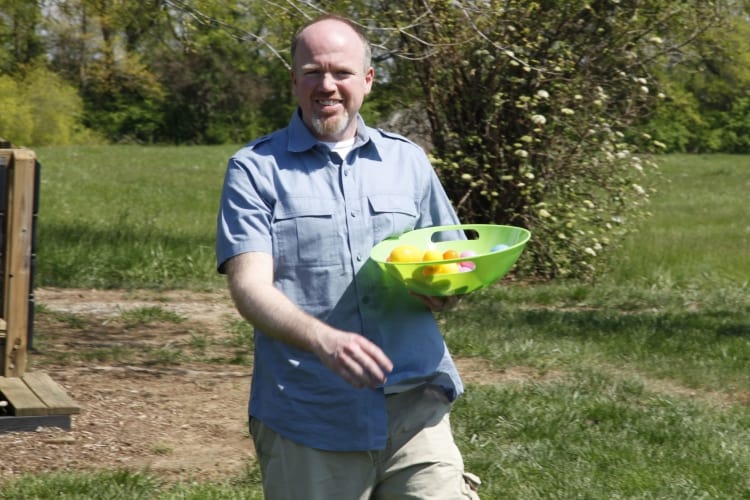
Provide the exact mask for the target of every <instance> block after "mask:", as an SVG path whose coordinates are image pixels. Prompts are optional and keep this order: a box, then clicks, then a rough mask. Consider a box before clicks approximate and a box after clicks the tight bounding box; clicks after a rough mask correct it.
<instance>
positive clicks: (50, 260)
mask: <svg viewBox="0 0 750 500" xmlns="http://www.w3.org/2000/svg"><path fill="white" fill-rule="evenodd" d="M236 149H237V147H236V146H221V147H218V146H216V147H199V146H195V147H172V146H150V147H143V146H91V147H69V148H39V149H37V150H36V154H37V158H38V159H39V162H40V164H41V165H42V170H41V187H40V197H39V213H40V216H39V222H38V226H37V256H38V257H37V258H38V262H37V274H36V279H37V283H38V284H39V285H41V286H62V287H93V288H127V287H131V286H135V287H148V288H175V287H190V288H195V289H200V288H206V287H213V286H217V285H219V284H220V283H222V282H223V280H221V278H220V277H219V276H217V273H216V271H215V261H214V235H215V227H216V214H217V210H218V200H219V193H220V191H221V184H222V181H223V177H224V169H225V168H226V162H227V159H228V158H229V156H230V155H231V154H232V153H233V152H234V151H235V150H236Z"/></svg>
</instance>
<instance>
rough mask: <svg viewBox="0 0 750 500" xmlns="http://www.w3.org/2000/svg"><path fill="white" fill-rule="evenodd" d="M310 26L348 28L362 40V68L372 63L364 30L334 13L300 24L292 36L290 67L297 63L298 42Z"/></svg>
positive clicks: (370, 50) (336, 28) (365, 68)
mask: <svg viewBox="0 0 750 500" xmlns="http://www.w3.org/2000/svg"><path fill="white" fill-rule="evenodd" d="M321 23H322V25H321ZM318 25H320V26H318ZM342 25H343V26H342ZM310 27H315V28H323V29H326V28H327V27H330V28H331V29H334V30H342V29H343V30H347V28H348V29H349V30H351V31H352V32H353V33H354V34H356V35H357V37H358V38H359V40H360V41H361V42H362V49H363V51H364V54H363V69H364V70H365V71H367V70H368V68H369V67H370V66H371V65H372V48H371V47H370V42H369V41H368V40H367V37H366V36H365V33H364V31H363V30H362V29H361V28H360V27H359V26H358V25H356V24H354V23H353V22H352V21H351V20H350V19H347V18H345V17H343V16H338V15H335V14H325V15H322V16H320V17H317V18H315V19H313V20H312V21H309V22H307V23H305V24H304V25H302V26H301V27H300V28H299V29H298V30H297V32H296V33H295V34H294V36H293V37H292V49H291V55H292V67H294V66H296V64H297V60H296V56H297V49H298V48H299V44H300V43H301V40H302V39H303V37H304V35H305V31H307V29H308V28H310Z"/></svg>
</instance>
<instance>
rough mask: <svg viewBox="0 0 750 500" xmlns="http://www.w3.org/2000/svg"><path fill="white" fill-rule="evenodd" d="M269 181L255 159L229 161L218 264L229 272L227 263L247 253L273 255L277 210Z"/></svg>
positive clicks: (218, 233) (219, 226) (221, 207)
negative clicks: (270, 196)
mask: <svg viewBox="0 0 750 500" xmlns="http://www.w3.org/2000/svg"><path fill="white" fill-rule="evenodd" d="M267 184H268V183H267V181H266V180H265V178H264V176H263V175H262V173H261V169H260V168H259V165H258V163H257V162H256V161H254V160H253V159H252V157H251V156H246V155H241V154H239V153H238V155H236V156H234V157H233V158H231V159H230V160H229V163H228V165H227V170H226V174H225V177H224V185H223V188H222V192H221V199H220V205H219V214H218V217H217V224H216V265H217V270H218V272H220V273H224V272H226V271H225V269H224V266H225V264H226V261H227V260H229V259H230V258H231V257H234V256H235V255H239V254H241V253H246V252H265V253H269V254H271V253H272V248H271V231H270V226H271V218H272V213H273V208H272V206H271V205H270V202H269V201H267V197H266V196H264V195H263V193H264V192H266V191H267V189H266V186H267Z"/></svg>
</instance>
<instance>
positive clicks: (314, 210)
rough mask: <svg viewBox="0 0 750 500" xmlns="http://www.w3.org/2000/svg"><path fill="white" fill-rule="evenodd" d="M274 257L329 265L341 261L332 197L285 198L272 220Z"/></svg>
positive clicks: (287, 261) (341, 247)
mask: <svg viewBox="0 0 750 500" xmlns="http://www.w3.org/2000/svg"><path fill="white" fill-rule="evenodd" d="M273 239H274V252H275V254H274V258H275V259H279V261H280V262H283V263H284V264H285V265H290V266H294V265H305V266H330V265H333V264H338V263H340V262H341V261H342V260H343V252H344V249H345V248H346V247H345V244H344V236H343V234H342V233H341V229H340V225H339V224H338V221H337V219H336V203H335V200H325V199H319V198H288V199H286V200H284V203H283V204H281V203H278V204H277V205H276V209H275V211H274V223H273Z"/></svg>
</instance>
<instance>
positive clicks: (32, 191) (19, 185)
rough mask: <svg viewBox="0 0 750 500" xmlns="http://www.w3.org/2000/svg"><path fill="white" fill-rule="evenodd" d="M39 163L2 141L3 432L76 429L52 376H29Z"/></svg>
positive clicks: (71, 408) (72, 408)
mask: <svg viewBox="0 0 750 500" xmlns="http://www.w3.org/2000/svg"><path fill="white" fill-rule="evenodd" d="M38 200H39V162H37V159H36V156H35V155H34V152H33V151H30V150H28V149H13V148H12V146H11V145H10V144H8V143H7V142H5V141H3V140H2V139H0V280H1V282H0V354H2V357H0V433H3V432H10V431H33V430H35V429H36V428H37V427H59V428H62V429H64V430H70V419H71V415H72V414H75V413H79V411H80V409H79V408H78V406H77V405H76V403H75V402H74V401H73V400H72V399H71V398H70V397H69V396H68V395H67V393H66V392H65V390H64V389H63V388H62V387H61V386H60V385H58V384H57V383H55V382H54V381H53V380H52V378H51V377H50V376H49V375H47V374H46V373H40V372H36V373H32V372H29V373H26V367H27V363H28V357H27V353H28V350H29V349H30V348H31V346H32V342H33V326H34V292H33V290H34V282H33V275H34V264H35V258H36V219H37V214H38V211H39V206H38Z"/></svg>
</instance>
